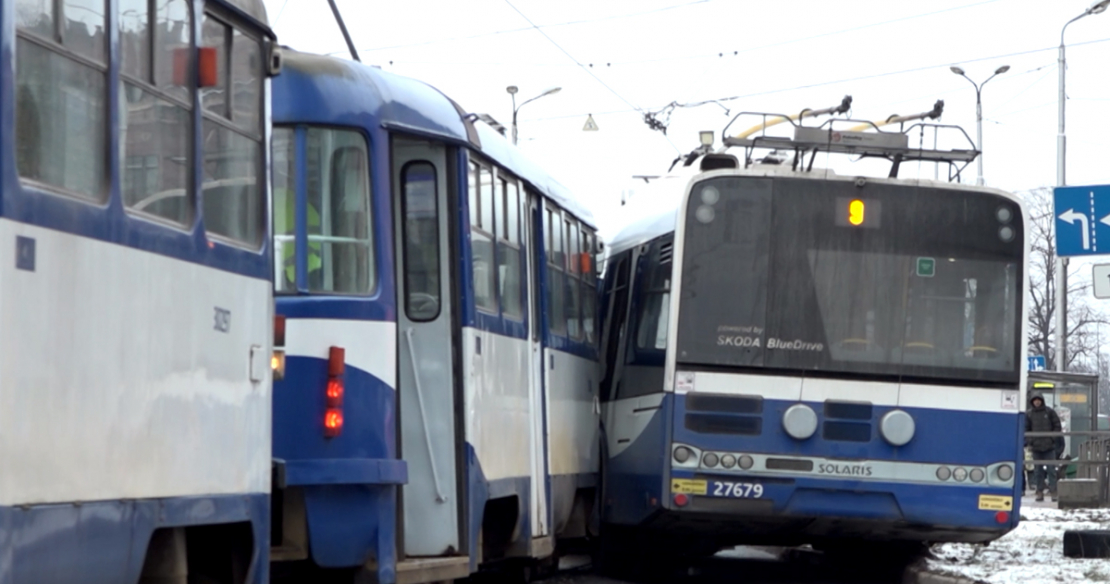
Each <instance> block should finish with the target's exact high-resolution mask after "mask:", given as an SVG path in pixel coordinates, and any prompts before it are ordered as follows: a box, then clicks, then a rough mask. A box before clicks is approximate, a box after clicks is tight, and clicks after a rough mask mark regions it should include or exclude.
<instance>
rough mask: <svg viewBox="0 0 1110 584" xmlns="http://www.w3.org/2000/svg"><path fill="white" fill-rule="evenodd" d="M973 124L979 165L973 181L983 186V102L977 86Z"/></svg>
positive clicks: (985, 82)
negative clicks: (976, 176) (976, 132)
mask: <svg viewBox="0 0 1110 584" xmlns="http://www.w3.org/2000/svg"><path fill="white" fill-rule="evenodd" d="M987 81H990V79H987ZM987 81H984V82H983V85H986V84H987ZM975 124H976V127H977V130H978V133H979V135H978V140H979V156H977V157H976V158H977V159H978V160H977V161H978V163H979V176H978V178H976V179H975V184H977V185H979V186H983V101H982V99H981V98H980V87H978V86H976V87H975Z"/></svg>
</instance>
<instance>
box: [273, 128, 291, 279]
mask: <svg viewBox="0 0 1110 584" xmlns="http://www.w3.org/2000/svg"><path fill="white" fill-rule="evenodd" d="M272 152H273V155H272V159H273V178H272V179H271V184H272V185H273V191H274V263H275V268H274V289H275V290H277V291H278V292H293V291H295V290H296V286H297V251H296V247H297V241H296V220H295V217H296V198H297V197H296V195H295V192H296V191H295V190H294V189H296V184H297V181H296V168H297V166H296V159H295V152H296V143H295V141H294V135H293V129H292V128H281V127H277V128H274V135H273V148H272Z"/></svg>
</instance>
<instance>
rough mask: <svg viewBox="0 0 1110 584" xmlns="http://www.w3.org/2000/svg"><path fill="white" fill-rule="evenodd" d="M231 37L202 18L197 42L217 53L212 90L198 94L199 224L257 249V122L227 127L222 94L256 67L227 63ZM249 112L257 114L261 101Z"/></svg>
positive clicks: (260, 219) (260, 222)
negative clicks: (201, 111)
mask: <svg viewBox="0 0 1110 584" xmlns="http://www.w3.org/2000/svg"><path fill="white" fill-rule="evenodd" d="M231 31H232V28H231V27H230V26H228V25H227V24H224V23H222V22H220V21H219V20H218V19H216V18H215V17H213V16H212V15H210V14H205V16H204V24H203V26H202V35H203V39H202V42H203V43H204V45H205V46H207V47H215V48H216V49H217V63H218V70H217V79H218V81H217V84H216V86H215V87H207V88H204V89H203V90H202V95H203V97H202V105H203V107H204V110H205V112H206V114H205V119H204V124H203V126H202V131H203V140H204V142H203V145H204V185H203V187H202V188H203V190H202V193H203V196H204V206H203V207H204V221H205V225H206V227H207V229H208V232H209V233H211V234H214V235H217V236H222V237H225V238H228V239H231V240H234V241H236V242H240V243H244V244H247V245H248V246H251V247H257V246H259V245H261V243H262V236H263V234H264V233H265V223H264V221H265V215H266V213H265V211H266V200H265V198H264V196H263V193H265V183H264V181H265V179H266V177H265V176H264V175H263V174H262V172H261V169H262V135H263V128H262V123H261V116H259V115H257V114H256V115H255V118H254V120H255V122H254V123H253V124H250V125H248V124H247V123H246V122H245V121H244V120H240V119H239V118H236V119H234V120H232V122H235V123H236V125H237V127H235V126H232V125H230V124H229V123H228V122H227V119H228V116H229V113H230V112H229V109H228V108H229V103H228V100H229V99H230V98H229V96H228V95H227V88H228V87H229V83H228V80H229V79H237V80H238V79H243V80H245V81H246V83H245V85H250V84H251V83H253V81H252V75H259V74H260V73H258V72H253V71H252V69H253V68H257V67H255V66H252V64H251V63H249V59H246V58H238V59H233V60H228V59H227V50H228V47H229V44H230V42H231V38H232V37H231V35H232V32H231ZM236 34H240V33H238V32H236ZM243 42H246V41H243ZM247 53H248V54H249V51H247ZM228 65H230V66H228ZM244 107H248V106H244ZM253 107H255V108H261V101H258V103H255V104H254V105H253ZM212 114H215V115H212ZM246 119H249V118H246Z"/></svg>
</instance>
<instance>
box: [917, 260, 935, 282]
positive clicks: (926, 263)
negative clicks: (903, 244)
mask: <svg viewBox="0 0 1110 584" xmlns="http://www.w3.org/2000/svg"><path fill="white" fill-rule="evenodd" d="M936 271H937V261H936V260H935V259H933V258H917V275H918V276H921V277H922V278H932V277H933V274H934V273H936Z"/></svg>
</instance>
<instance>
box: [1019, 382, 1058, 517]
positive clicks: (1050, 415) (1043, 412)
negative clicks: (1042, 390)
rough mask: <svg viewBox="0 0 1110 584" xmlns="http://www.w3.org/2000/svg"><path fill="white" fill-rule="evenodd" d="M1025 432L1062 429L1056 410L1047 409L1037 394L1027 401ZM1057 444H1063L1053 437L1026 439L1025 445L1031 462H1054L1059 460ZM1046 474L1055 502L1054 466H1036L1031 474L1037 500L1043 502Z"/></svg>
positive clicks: (1042, 397) (1049, 490) (1042, 399)
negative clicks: (1035, 485)
mask: <svg viewBox="0 0 1110 584" xmlns="http://www.w3.org/2000/svg"><path fill="white" fill-rule="evenodd" d="M1025 431H1026V432H1062V431H1063V427H1062V426H1061V425H1060V416H1059V415H1058V414H1057V413H1056V410H1053V409H1052V408H1050V407H1048V406H1046V405H1045V403H1044V396H1042V395H1041V394H1039V393H1035V394H1033V397H1032V398H1030V399H1029V410H1028V411H1026V412H1025ZM1058 442H1063V439H1062V438H1054V437H1039V438H1026V439H1025V445H1026V446H1028V447H1029V450H1031V451H1033V460H1056V459H1057V458H1059V454H1058V450H1057V448H1058ZM1046 470H1047V474H1048V492H1049V493H1050V494H1051V496H1052V500H1053V501H1055V500H1056V465H1054V464H1050V465H1047V466H1046V465H1043V464H1038V465H1036V467H1035V470H1034V472H1033V480H1034V481H1035V482H1036V484H1037V500H1038V501H1044V490H1045V473H1046Z"/></svg>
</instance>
